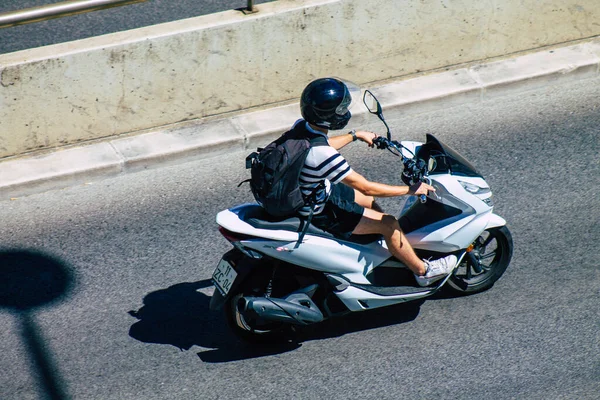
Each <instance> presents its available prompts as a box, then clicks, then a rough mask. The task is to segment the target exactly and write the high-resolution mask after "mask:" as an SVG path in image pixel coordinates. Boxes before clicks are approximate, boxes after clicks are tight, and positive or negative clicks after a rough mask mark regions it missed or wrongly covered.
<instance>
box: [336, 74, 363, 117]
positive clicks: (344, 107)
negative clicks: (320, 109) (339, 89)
mask: <svg viewBox="0 0 600 400" xmlns="http://www.w3.org/2000/svg"><path fill="white" fill-rule="evenodd" d="M335 79H337V80H339V81H341V82H342V83H344V85H346V89H347V90H345V91H344V98H343V99H342V101H341V103H340V104H339V105H338V106H337V107H336V109H335V113H336V114H337V115H340V116H343V115H346V113H347V112H348V111H350V110H351V109H353V108H354V106H355V105H356V104H357V103H358V102H359V101H360V100H359V99H360V92H361V91H360V87H359V86H358V85H357V84H355V83H354V82H351V81H348V80H346V79H341V78H335Z"/></svg>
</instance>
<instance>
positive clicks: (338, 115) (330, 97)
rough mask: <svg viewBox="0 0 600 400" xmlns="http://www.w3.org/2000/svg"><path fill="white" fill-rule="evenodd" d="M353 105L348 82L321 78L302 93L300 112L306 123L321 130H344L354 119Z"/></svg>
mask: <svg viewBox="0 0 600 400" xmlns="http://www.w3.org/2000/svg"><path fill="white" fill-rule="evenodd" d="M352 86H355V85H352ZM356 88H357V87H356ZM359 90H360V89H359ZM351 103H352V95H351V94H350V89H349V88H348V84H347V83H346V82H344V81H342V80H340V79H337V78H321V79H317V80H315V81H312V82H311V83H309V84H308V86H306V88H305V89H304V91H303V92H302V97H301V99H300V112H301V113H302V117H303V118H304V119H305V120H306V121H308V122H310V123H311V124H314V125H316V126H319V127H321V128H325V129H331V130H336V129H343V128H344V127H345V126H346V125H347V124H348V121H350V117H352V114H351V113H350V110H349V108H350V104H351Z"/></svg>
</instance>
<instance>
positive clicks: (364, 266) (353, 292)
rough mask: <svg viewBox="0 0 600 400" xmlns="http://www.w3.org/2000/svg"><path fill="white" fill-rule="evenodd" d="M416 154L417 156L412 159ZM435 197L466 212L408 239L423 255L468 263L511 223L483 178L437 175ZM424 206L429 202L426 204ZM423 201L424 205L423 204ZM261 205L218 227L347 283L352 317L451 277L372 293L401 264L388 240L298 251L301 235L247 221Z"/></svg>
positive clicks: (310, 244) (307, 242) (331, 242)
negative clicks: (489, 235) (484, 236)
mask: <svg viewBox="0 0 600 400" xmlns="http://www.w3.org/2000/svg"><path fill="white" fill-rule="evenodd" d="M401 144H402V146H403V147H404V148H403V150H402V151H403V152H406V154H403V155H404V156H405V157H411V156H412V155H413V154H416V152H417V150H418V147H419V146H421V145H422V143H419V142H402V143H401ZM411 153H412V154H411ZM427 178H428V183H430V184H431V185H432V186H433V187H434V188H435V189H436V191H435V192H430V194H429V196H428V200H427V201H434V202H437V203H438V204H440V203H441V204H442V205H444V206H449V207H452V209H454V210H460V213H457V215H454V216H451V217H449V218H444V219H441V220H438V221H435V222H433V223H431V224H428V225H425V226H423V227H420V228H418V229H415V230H412V231H410V232H408V233H407V234H406V237H407V239H408V241H409V242H410V243H411V245H412V246H413V247H414V248H415V249H417V250H424V251H431V252H436V253H443V254H450V253H455V254H456V255H457V256H458V257H459V263H460V260H462V257H464V255H465V253H466V249H467V248H468V247H469V245H471V244H472V243H473V241H474V240H475V239H477V238H478V237H479V235H481V233H482V232H483V231H484V230H486V229H489V228H493V227H499V226H504V225H505V224H506V221H505V220H504V219H503V218H501V217H499V216H498V215H496V214H494V213H493V206H492V203H491V196H492V193H491V190H490V188H489V185H488V184H487V183H486V181H485V180H484V179H483V178H481V177H468V176H456V175H452V174H451V173H443V174H435V173H433V174H431V175H429V176H428V177H427ZM423 200H424V199H423ZM423 200H422V201H423ZM416 201H418V200H417V199H416V198H414V197H412V198H409V200H408V201H407V202H406V203H405V206H404V208H403V211H402V215H405V214H407V213H409V212H410V209H411V207H412V206H413V205H414V203H415V202H416ZM256 207H260V206H258V205H256V204H245V205H241V206H237V207H234V208H232V209H229V210H224V211H222V212H220V213H219V214H218V215H217V223H218V224H219V225H220V226H221V227H223V228H225V229H226V230H228V231H230V232H235V233H237V234H241V235H247V236H248V238H246V239H244V240H241V241H240V242H239V246H242V247H243V248H247V249H252V250H256V251H257V252H259V253H261V254H264V255H267V256H269V257H272V258H274V259H279V260H282V261H284V262H287V263H291V264H294V265H298V266H301V267H304V268H308V269H312V270H318V271H322V272H323V273H325V274H332V275H336V276H339V277H342V278H343V279H344V280H346V281H347V282H348V284H344V283H342V284H341V286H340V287H339V288H338V289H340V290H338V291H336V292H335V294H336V296H337V297H338V298H339V299H340V300H341V301H342V302H343V303H344V304H345V305H346V307H348V309H349V310H351V311H360V310H364V309H370V308H376V307H381V306H387V305H391V304H395V303H401V302H405V301H409V300H415V299H418V298H422V297H426V296H429V295H431V294H433V293H434V292H435V291H437V290H438V289H439V288H440V287H442V286H443V285H444V284H445V283H446V281H447V280H448V279H449V277H450V275H448V277H446V278H445V279H443V280H442V281H440V282H439V283H438V284H436V285H435V286H433V287H427V288H417V287H415V288H414V290H409V291H403V292H402V293H400V294H392V295H387V294H386V295H384V294H380V293H373V292H372V291H369V290H366V289H367V286H369V285H371V282H370V281H369V279H367V275H368V274H369V273H370V272H372V270H373V269H375V268H377V267H386V266H395V267H399V266H400V267H401V264H400V263H399V262H398V261H397V260H395V259H394V258H393V257H392V256H391V254H390V252H389V251H388V249H387V246H386V243H385V242H384V241H383V239H378V240H375V241H373V242H371V243H367V244H359V243H355V242H351V241H344V240H341V239H338V238H333V237H322V236H318V235H313V234H311V233H307V234H306V235H305V236H304V239H303V241H302V243H301V244H300V245H299V246H296V245H297V242H298V238H299V233H298V232H296V231H291V230H273V229H261V228H256V227H254V226H252V225H250V224H249V223H248V222H246V221H245V220H244V217H243V216H244V215H245V214H247V213H248V211H249V210H252V209H253V208H256Z"/></svg>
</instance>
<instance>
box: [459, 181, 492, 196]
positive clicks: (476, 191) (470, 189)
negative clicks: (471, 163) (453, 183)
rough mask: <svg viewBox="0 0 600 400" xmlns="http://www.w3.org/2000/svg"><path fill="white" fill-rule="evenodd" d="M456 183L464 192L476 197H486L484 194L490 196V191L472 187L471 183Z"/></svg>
mask: <svg viewBox="0 0 600 400" xmlns="http://www.w3.org/2000/svg"><path fill="white" fill-rule="evenodd" d="M458 183H460V185H461V186H462V187H463V188H465V190H466V191H467V192H469V193H472V194H474V195H476V196H481V195H486V194H488V193H489V194H491V193H492V191H491V190H490V188H482V187H479V186H477V185H474V184H472V183H469V182H463V181H458Z"/></svg>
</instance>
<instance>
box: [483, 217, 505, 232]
mask: <svg viewBox="0 0 600 400" xmlns="http://www.w3.org/2000/svg"><path fill="white" fill-rule="evenodd" d="M505 225H506V220H505V219H504V218H502V217H501V216H499V215H496V214H494V213H492V214H490V218H489V219H488V222H487V225H486V226H485V229H486V230H487V229H491V228H499V227H501V226H505Z"/></svg>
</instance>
